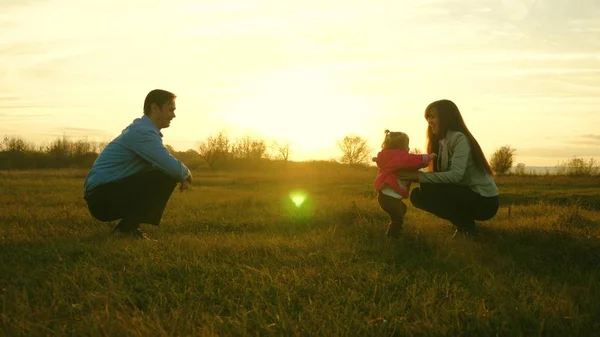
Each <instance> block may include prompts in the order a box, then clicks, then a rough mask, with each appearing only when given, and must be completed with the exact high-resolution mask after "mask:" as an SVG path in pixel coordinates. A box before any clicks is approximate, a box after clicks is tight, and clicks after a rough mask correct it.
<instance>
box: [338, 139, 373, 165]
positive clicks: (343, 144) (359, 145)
mask: <svg viewBox="0 0 600 337" xmlns="http://www.w3.org/2000/svg"><path fill="white" fill-rule="evenodd" d="M338 147H339V148H340V150H342V158H341V159H340V161H341V162H342V163H344V164H362V163H366V162H367V158H368V157H369V152H371V150H370V149H369V147H368V146H367V141H366V140H365V139H363V138H361V137H360V136H354V135H347V136H344V138H343V139H342V140H340V141H338Z"/></svg>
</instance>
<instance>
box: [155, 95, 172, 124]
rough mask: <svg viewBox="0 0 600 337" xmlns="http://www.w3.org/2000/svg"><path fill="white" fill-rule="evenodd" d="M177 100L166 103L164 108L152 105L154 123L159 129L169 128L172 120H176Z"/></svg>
mask: <svg viewBox="0 0 600 337" xmlns="http://www.w3.org/2000/svg"><path fill="white" fill-rule="evenodd" d="M176 108H177V107H176V106H175V100H172V101H170V102H168V103H165V104H164V105H163V106H162V107H160V108H159V107H158V105H156V104H152V112H153V114H154V118H153V120H154V123H156V127H158V128H159V129H164V128H168V127H169V126H170V125H171V120H172V119H173V118H175V109H176Z"/></svg>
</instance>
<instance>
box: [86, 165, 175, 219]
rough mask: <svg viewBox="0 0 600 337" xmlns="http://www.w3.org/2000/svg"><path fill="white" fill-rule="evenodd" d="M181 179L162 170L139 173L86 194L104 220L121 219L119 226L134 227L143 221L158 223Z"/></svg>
mask: <svg viewBox="0 0 600 337" xmlns="http://www.w3.org/2000/svg"><path fill="white" fill-rule="evenodd" d="M176 185H177V181H176V180H175V179H173V178H171V177H169V176H168V175H166V174H165V173H163V172H162V171H158V170H152V171H146V172H142V173H137V174H134V175H132V176H129V177H127V178H124V179H121V180H119V181H115V182H110V183H107V184H104V185H100V186H98V187H96V188H94V189H93V190H92V191H90V193H89V194H88V195H87V196H86V197H85V200H86V202H87V204H88V209H89V211H90V213H91V214H92V216H93V217H94V218H96V219H98V220H100V221H114V220H118V219H121V222H120V223H119V229H120V230H122V231H132V230H135V229H137V228H139V225H140V224H141V223H146V224H152V225H156V226H158V225H159V224H160V220H161V218H162V215H163V212H164V210H165V206H166V205H167V201H169V198H170V197H171V194H172V193H173V189H174V188H175V186H176Z"/></svg>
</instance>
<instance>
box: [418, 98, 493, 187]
mask: <svg viewBox="0 0 600 337" xmlns="http://www.w3.org/2000/svg"><path fill="white" fill-rule="evenodd" d="M434 109H435V111H436V112H437V115H438V121H437V123H438V128H439V130H440V132H439V134H438V135H435V134H434V133H433V131H432V130H431V128H430V127H427V153H432V152H434V153H438V150H439V140H440V136H441V137H442V138H443V137H446V131H448V130H452V131H459V132H462V133H463V134H464V135H465V136H467V139H468V140H469V145H470V146H471V153H472V154H473V161H474V163H475V166H476V167H477V168H478V169H480V170H482V171H485V172H487V173H489V174H492V175H493V171H492V169H491V168H490V164H489V163H488V161H487V159H485V155H484V154H483V151H481V147H480V146H479V143H477V140H476V139H475V137H473V135H472V134H471V132H470V131H469V129H468V128H467V126H466V125H465V121H464V120H463V118H462V116H461V114H460V111H459V110H458V107H457V106H456V104H454V102H452V101H450V100H447V99H442V100H439V101H435V102H432V103H431V104H429V105H428V106H427V108H425V119H427V117H429V116H430V115H431V111H432V110H434ZM438 155H441V154H440V153H438ZM434 169H435V166H434V165H433V161H432V162H431V163H430V164H429V170H430V171H434Z"/></svg>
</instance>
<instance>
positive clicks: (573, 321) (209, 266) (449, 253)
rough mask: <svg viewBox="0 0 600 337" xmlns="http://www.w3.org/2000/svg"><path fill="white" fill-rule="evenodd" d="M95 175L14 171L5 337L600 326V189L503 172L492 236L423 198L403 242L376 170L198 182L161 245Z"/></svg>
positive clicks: (557, 332)
mask: <svg viewBox="0 0 600 337" xmlns="http://www.w3.org/2000/svg"><path fill="white" fill-rule="evenodd" d="M85 173H86V172H84V171H70V170H45V171H43V170H42V171H19V172H0V308H1V309H0V335H2V336H19V335H24V336H40V335H42V336H65V335H78V336H79V335H86V336H198V335H208V336H210V335H235V336H239V335H242V336H243V335H302V336H306V335H349V336H366V335H369V336H386V335H387V336H390V335H398V336H410V335H419V336H423V335H425V336H427V335H430V336H440V335H450V336H456V335H467V336H496V335H498V336H519V335H522V336H532V335H543V336H591V335H595V334H597V333H598V331H600V287H598V283H599V281H600V268H598V267H599V266H600V211H599V210H600V207H598V206H599V205H600V203H599V202H598V199H599V198H600V197H599V195H600V193H599V192H600V181H598V179H592V178H589V179H584V178H582V179H575V178H560V177H552V176H550V177H535V178H533V177H505V178H499V179H498V185H499V188H500V190H501V193H503V197H502V199H501V200H502V203H503V205H502V207H501V209H500V211H499V212H498V214H497V216H496V217H495V218H494V219H493V220H491V221H487V222H485V223H484V226H485V230H484V231H483V232H482V233H481V235H480V236H479V237H476V238H465V237H455V238H452V232H453V231H452V229H451V227H450V225H449V224H448V223H447V222H445V221H443V220H440V219H437V218H435V217H433V216H431V215H429V214H426V213H424V212H422V211H420V210H417V209H415V208H413V207H412V206H409V212H408V215H407V224H406V233H405V235H404V237H402V238H401V239H399V240H396V241H387V240H384V239H383V233H384V231H385V226H386V222H387V219H386V216H385V215H384V214H383V213H382V212H381V211H380V210H379V209H378V206H377V203H376V200H375V199H374V194H373V191H372V188H371V182H372V180H373V177H374V172H373V171H372V170H366V169H362V170H361V169H356V168H355V169H350V168H345V167H338V166H331V167H327V166H319V165H316V164H315V165H310V164H306V165H301V164H297V165H293V166H290V167H288V168H287V169H279V170H273V171H271V172H262V173H261V172H227V173H217V174H212V173H206V172H196V173H195V177H196V181H195V185H194V187H193V189H191V190H188V191H186V192H184V193H179V192H178V191H175V192H174V195H173V197H172V198H171V200H170V201H169V205H168V206H167V210H166V211H165V216H164V218H163V223H162V225H161V226H159V227H154V226H147V225H146V226H144V227H143V229H144V230H145V231H146V232H147V233H148V234H149V235H150V236H151V237H153V238H156V239H158V240H159V241H158V242H150V241H134V240H128V239H122V238H121V239H119V238H114V237H111V236H110V235H109V234H108V233H109V231H110V229H111V228H112V226H113V225H114V223H113V224H106V223H101V222H98V221H95V220H93V219H92V218H91V217H90V216H89V214H88V211H87V209H86V208H85V203H84V200H83V199H82V198H81V193H82V185H83V180H84V178H85ZM297 190H302V191H304V193H306V195H307V199H306V201H305V202H304V203H303V204H302V205H301V207H299V208H297V207H296V206H295V205H294V204H293V202H292V201H291V200H290V198H289V194H290V192H291V191H297ZM572 200H580V202H579V203H577V202H573V201H572ZM582 200H584V201H585V202H582ZM509 206H510V207H509Z"/></svg>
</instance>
